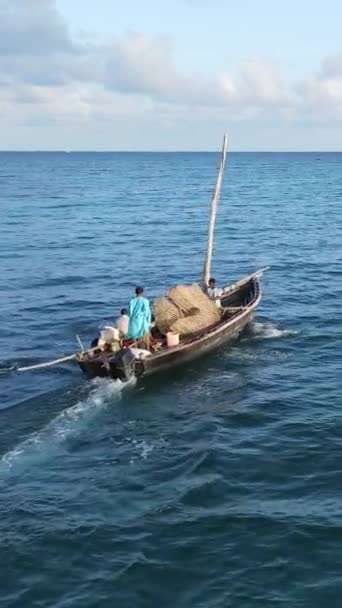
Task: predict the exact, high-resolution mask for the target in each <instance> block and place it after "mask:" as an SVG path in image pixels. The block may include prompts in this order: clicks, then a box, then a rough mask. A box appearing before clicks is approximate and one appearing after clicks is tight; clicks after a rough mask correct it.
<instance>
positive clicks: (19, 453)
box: [0, 379, 133, 470]
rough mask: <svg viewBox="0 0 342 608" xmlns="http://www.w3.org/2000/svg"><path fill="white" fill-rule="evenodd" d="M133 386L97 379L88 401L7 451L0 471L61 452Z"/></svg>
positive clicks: (77, 405)
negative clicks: (69, 441) (67, 441)
mask: <svg viewBox="0 0 342 608" xmlns="http://www.w3.org/2000/svg"><path fill="white" fill-rule="evenodd" d="M132 384H133V382H132V381H129V382H121V380H115V381H113V380H107V379H96V380H94V381H93V382H92V389H91V392H90V394H89V395H88V397H87V398H86V399H84V400H82V401H79V402H78V403H76V404H75V405H73V406H71V407H69V408H67V409H66V410H64V411H62V412H61V413H60V414H58V416H56V418H54V419H53V420H51V422H49V424H47V426H45V427H44V428H43V429H41V430H40V431H37V432H35V433H33V434H32V435H30V436H29V437H28V438H27V439H25V440H24V441H22V442H20V443H19V444H18V445H17V446H15V447H14V448H12V450H10V451H9V452H6V453H5V454H4V455H3V456H2V457H1V459H0V470H1V469H2V468H3V467H5V468H6V469H7V470H8V469H12V468H13V466H14V465H16V464H19V463H22V462H23V460H24V461H25V463H27V462H31V463H32V462H34V461H35V460H37V459H38V460H40V459H41V457H42V456H43V457H46V455H47V454H48V455H49V454H51V453H53V452H54V451H56V450H58V448H59V447H60V446H61V444H63V442H65V441H66V440H67V439H68V438H70V437H72V436H75V435H79V434H80V432H82V429H84V428H85V427H88V426H89V424H90V422H91V421H92V420H93V419H94V417H96V416H97V415H98V413H99V411H100V410H102V409H103V408H105V407H107V406H108V404H110V403H111V402H112V401H113V399H120V397H121V393H122V391H123V389H124V388H126V387H127V386H129V385H130V386H132Z"/></svg>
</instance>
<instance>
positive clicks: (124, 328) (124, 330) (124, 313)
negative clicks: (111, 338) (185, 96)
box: [116, 308, 129, 338]
mask: <svg viewBox="0 0 342 608" xmlns="http://www.w3.org/2000/svg"><path fill="white" fill-rule="evenodd" d="M120 315H121V316H120V317H119V318H118V320H117V322H116V326H117V328H118V330H119V332H120V335H121V337H122V338H126V337H127V335H128V326H129V316H128V310H127V308H122V309H121V312H120Z"/></svg>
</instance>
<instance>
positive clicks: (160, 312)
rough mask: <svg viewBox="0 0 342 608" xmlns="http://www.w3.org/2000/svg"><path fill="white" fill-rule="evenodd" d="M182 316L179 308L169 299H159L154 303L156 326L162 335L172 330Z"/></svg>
mask: <svg viewBox="0 0 342 608" xmlns="http://www.w3.org/2000/svg"><path fill="white" fill-rule="evenodd" d="M180 316H181V312H180V310H179V308H178V307H177V306H176V305H175V304H174V303H173V302H171V300H169V299H168V298H166V297H165V298H158V299H157V300H155V302H154V317H155V321H156V325H157V327H158V329H159V331H161V333H162V334H166V333H167V332H168V331H170V328H171V326H172V324H173V323H175V321H177V319H179V318H180Z"/></svg>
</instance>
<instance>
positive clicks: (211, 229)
mask: <svg viewBox="0 0 342 608" xmlns="http://www.w3.org/2000/svg"><path fill="white" fill-rule="evenodd" d="M226 154H227V133H225V134H224V137H223V145H222V152H221V159H220V164H219V170H218V174H217V178H216V184H215V189H214V193H213V197H212V200H211V208H210V218H209V226H208V241H207V252H206V256H205V260H204V266H203V277H202V280H203V285H204V286H207V285H208V281H209V278H210V272H211V260H212V255H213V244H214V229H215V221H216V212H217V207H218V202H219V198H220V193H221V187H222V181H223V173H224V165H225V162H226Z"/></svg>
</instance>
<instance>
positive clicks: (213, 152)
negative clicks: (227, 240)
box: [0, 149, 342, 154]
mask: <svg viewBox="0 0 342 608" xmlns="http://www.w3.org/2000/svg"><path fill="white" fill-rule="evenodd" d="M219 153H220V151H219V150H76V149H75V150H62V149H55V150H52V149H51V150H40V149H36V150H25V149H18V150H6V149H4V150H0V154H219ZM341 153H342V149H341V150H230V154H341Z"/></svg>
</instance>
